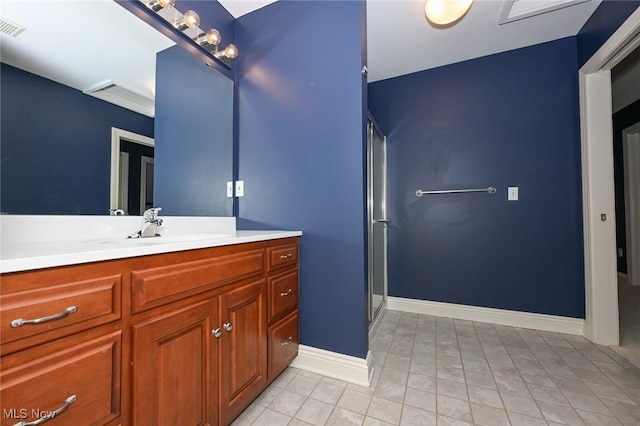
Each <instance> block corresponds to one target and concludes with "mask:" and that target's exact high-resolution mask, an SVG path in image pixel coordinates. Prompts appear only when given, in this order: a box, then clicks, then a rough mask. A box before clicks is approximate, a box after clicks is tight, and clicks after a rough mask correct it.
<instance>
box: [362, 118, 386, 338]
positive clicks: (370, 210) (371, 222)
mask: <svg viewBox="0 0 640 426" xmlns="http://www.w3.org/2000/svg"><path fill="white" fill-rule="evenodd" d="M374 132H377V133H378V134H379V135H380V136H381V137H382V146H383V155H382V165H383V170H382V180H383V182H384V184H383V185H384V187H383V191H382V211H383V218H381V219H377V218H375V217H374V185H373V182H374V168H373V165H374V162H373V160H374V158H373V136H374ZM387 186H388V184H387V137H386V136H384V134H383V133H382V131H381V130H380V128H379V127H378V126H377V125H376V123H375V121H374V120H373V117H371V116H369V117H368V118H367V223H368V226H367V230H368V235H367V236H368V238H367V241H368V244H367V246H368V247H367V251H368V283H367V287H368V306H367V317H368V320H369V324H370V327H371V326H373V325H374V324H375V322H376V319H377V318H378V315H379V314H380V313H381V312H382V311H383V310H384V308H385V306H386V303H387V282H388V269H387V259H388V258H387V244H388V235H387V233H388V232H387V231H388V230H387V228H388V226H387V225H388V217H389V216H388V212H387ZM377 223H382V226H383V245H384V249H383V250H384V261H383V271H384V273H383V274H384V276H383V287H384V290H383V295H382V297H383V300H382V303H381V304H380V306H378V307H376V308H374V307H373V296H374V292H373V284H374V276H375V262H374V238H373V233H374V226H375V225H376V224H377Z"/></svg>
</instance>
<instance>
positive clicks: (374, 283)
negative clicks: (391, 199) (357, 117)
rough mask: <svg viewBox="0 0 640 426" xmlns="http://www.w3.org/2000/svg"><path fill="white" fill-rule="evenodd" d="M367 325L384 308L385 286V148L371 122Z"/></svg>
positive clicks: (386, 219)
mask: <svg viewBox="0 0 640 426" xmlns="http://www.w3.org/2000/svg"><path fill="white" fill-rule="evenodd" d="M368 154H369V159H368V185H367V186H368V202H369V203H368V204H369V208H368V211H369V214H368V215H369V321H370V322H372V321H374V319H375V318H376V315H377V314H378V313H379V312H380V310H381V309H382V307H383V306H384V301H385V293H386V291H385V290H386V286H387V224H388V223H389V221H388V218H387V207H386V202H387V146H386V138H385V137H384V136H382V133H381V132H380V131H379V129H378V128H377V127H376V126H375V124H374V123H373V122H372V121H369V124H368Z"/></svg>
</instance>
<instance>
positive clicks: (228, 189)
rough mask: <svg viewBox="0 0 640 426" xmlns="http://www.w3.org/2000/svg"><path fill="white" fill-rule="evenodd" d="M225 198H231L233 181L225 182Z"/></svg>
mask: <svg viewBox="0 0 640 426" xmlns="http://www.w3.org/2000/svg"><path fill="white" fill-rule="evenodd" d="M227 198H233V182H231V181H229V182H227Z"/></svg>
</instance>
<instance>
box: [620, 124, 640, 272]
mask: <svg viewBox="0 0 640 426" xmlns="http://www.w3.org/2000/svg"><path fill="white" fill-rule="evenodd" d="M622 146H623V152H624V153H623V158H624V183H625V185H624V192H625V197H624V200H625V202H624V207H625V218H626V220H625V222H626V223H625V225H626V234H627V238H626V240H627V246H626V247H625V250H626V251H627V280H628V281H627V282H628V283H629V284H632V285H640V199H639V198H638V196H637V195H636V194H640V153H639V151H640V122H638V123H636V124H634V125H632V126H629V127H627V128H626V129H624V130H622ZM632 154H633V155H632Z"/></svg>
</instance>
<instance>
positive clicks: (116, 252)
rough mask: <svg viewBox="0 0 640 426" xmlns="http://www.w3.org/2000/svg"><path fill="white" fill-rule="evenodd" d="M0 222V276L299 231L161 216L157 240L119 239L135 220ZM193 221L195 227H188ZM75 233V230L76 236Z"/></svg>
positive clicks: (226, 220)
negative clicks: (246, 228) (240, 227)
mask: <svg viewBox="0 0 640 426" xmlns="http://www.w3.org/2000/svg"><path fill="white" fill-rule="evenodd" d="M0 219H1V222H0V223H1V225H2V245H1V250H0V273H7V272H18V271H28V270H33V269H41V268H50V267H55V266H65V265H77V264H81V263H88V262H98V261H103V260H114V259H124V258H128V257H137V256H146V255H152V254H160V253H170V252H176V251H183V250H194V249H202V248H208V247H219V246H226V245H232V244H240V243H250V242H256V241H266V240H273V239H280V238H289V237H298V236H301V235H302V232H300V231H236V230H235V219H233V218H187V217H167V218H166V220H165V223H169V224H170V226H163V228H164V229H161V228H159V229H161V230H162V231H163V232H161V234H162V236H161V237H152V238H139V239H126V238H125V237H124V236H125V235H127V234H128V233H129V232H132V231H131V230H135V228H136V226H137V224H138V220H139V218H135V217H132V218H130V217H127V218H126V219H124V218H116V217H108V216H107V217H100V216H93V217H78V216H66V217H64V216H2V217H0ZM43 223H44V225H43ZM194 223H196V224H198V226H197V227H194ZM132 225H134V226H132ZM49 228H51V232H48V229H49ZM33 229H37V232H33ZM77 229H80V230H81V232H76V230H77ZM114 230H115V232H114ZM124 230H127V231H129V232H123V231H124ZM34 234H35V235H34Z"/></svg>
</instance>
